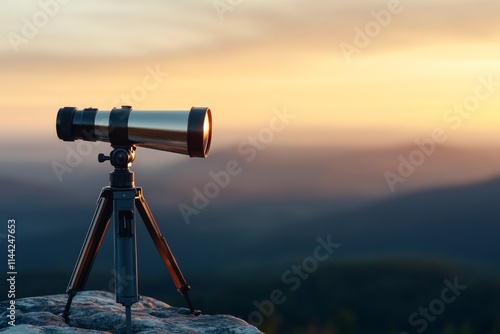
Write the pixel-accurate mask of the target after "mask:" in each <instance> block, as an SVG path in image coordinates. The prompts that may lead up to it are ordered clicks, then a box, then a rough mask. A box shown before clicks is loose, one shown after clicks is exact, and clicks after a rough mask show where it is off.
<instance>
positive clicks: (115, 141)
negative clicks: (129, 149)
mask: <svg viewBox="0 0 500 334" xmlns="http://www.w3.org/2000/svg"><path fill="white" fill-rule="evenodd" d="M131 111H132V108H129V107H122V108H113V110H111V114H110V115H109V142H110V143H111V144H112V145H117V146H120V145H122V146H128V145H130V143H129V141H128V118H129V116H130V112H131Z"/></svg>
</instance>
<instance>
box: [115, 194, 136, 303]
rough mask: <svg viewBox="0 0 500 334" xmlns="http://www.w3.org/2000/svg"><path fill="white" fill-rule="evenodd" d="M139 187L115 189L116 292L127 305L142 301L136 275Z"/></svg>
mask: <svg viewBox="0 0 500 334" xmlns="http://www.w3.org/2000/svg"><path fill="white" fill-rule="evenodd" d="M135 196H136V190H135V188H132V189H123V190H118V189H115V190H114V192H113V208H114V210H113V224H114V231H115V238H114V240H115V271H116V278H115V294H116V301H117V302H118V303H121V304H123V305H125V306H127V305H132V304H133V303H135V302H137V301H139V291H138V279H137V241H136V227H135V212H134V209H135V207H134V205H135V202H134V201H135Z"/></svg>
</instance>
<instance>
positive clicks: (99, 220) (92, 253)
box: [63, 188, 113, 318]
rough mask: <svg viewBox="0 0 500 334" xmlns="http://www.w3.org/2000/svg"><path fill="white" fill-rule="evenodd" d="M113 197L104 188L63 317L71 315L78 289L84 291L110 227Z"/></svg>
mask: <svg viewBox="0 0 500 334" xmlns="http://www.w3.org/2000/svg"><path fill="white" fill-rule="evenodd" d="M111 197H112V194H111V190H110V189H109V188H104V189H103V190H102V191H101V194H100V195H99V199H98V200H97V208H96V211H95V213H94V217H93V218H92V223H91V224H90V227H89V230H88V232H87V236H86V237H85V241H84V242H83V246H82V249H81V250H80V255H79V256H78V261H77V262H76V265H75V268H74V269H73V274H72V275H71V279H70V281H69V284H68V288H67V289H66V293H67V294H68V301H67V303H66V307H65V309H64V313H63V317H65V318H67V317H68V316H69V313H70V307H71V302H72V301H73V297H74V296H75V295H76V293H77V292H78V291H82V290H83V289H84V288H85V284H86V283H87V279H88V277H89V274H90V270H91V269H92V265H93V264H94V260H95V257H96V255H97V252H98V251H99V248H100V247H101V243H102V239H103V238H104V235H105V234H106V229H107V228H108V225H109V221H110V218H111V213H112V211H113V204H112V202H111Z"/></svg>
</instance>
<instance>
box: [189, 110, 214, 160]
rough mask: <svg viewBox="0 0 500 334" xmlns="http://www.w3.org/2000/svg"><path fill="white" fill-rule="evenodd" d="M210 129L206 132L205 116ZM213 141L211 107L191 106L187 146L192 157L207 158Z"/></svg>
mask: <svg viewBox="0 0 500 334" xmlns="http://www.w3.org/2000/svg"><path fill="white" fill-rule="evenodd" d="M207 117H208V129H206V130H207V132H208V133H205V127H204V125H205V118H207ZM211 141H212V113H211V112H210V109H209V108H195V107H193V108H191V111H190V113H189V118H188V131H187V147H188V152H189V156H190V157H191V158H193V157H198V158H206V157H207V156H208V151H209V150H210V143H211Z"/></svg>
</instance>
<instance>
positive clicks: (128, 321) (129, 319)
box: [125, 305, 132, 334]
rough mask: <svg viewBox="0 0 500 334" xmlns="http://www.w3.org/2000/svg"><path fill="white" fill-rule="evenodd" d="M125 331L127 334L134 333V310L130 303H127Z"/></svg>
mask: <svg viewBox="0 0 500 334" xmlns="http://www.w3.org/2000/svg"><path fill="white" fill-rule="evenodd" d="M125 327H126V329H125V331H126V333H127V334H132V310H131V309H130V305H125Z"/></svg>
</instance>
